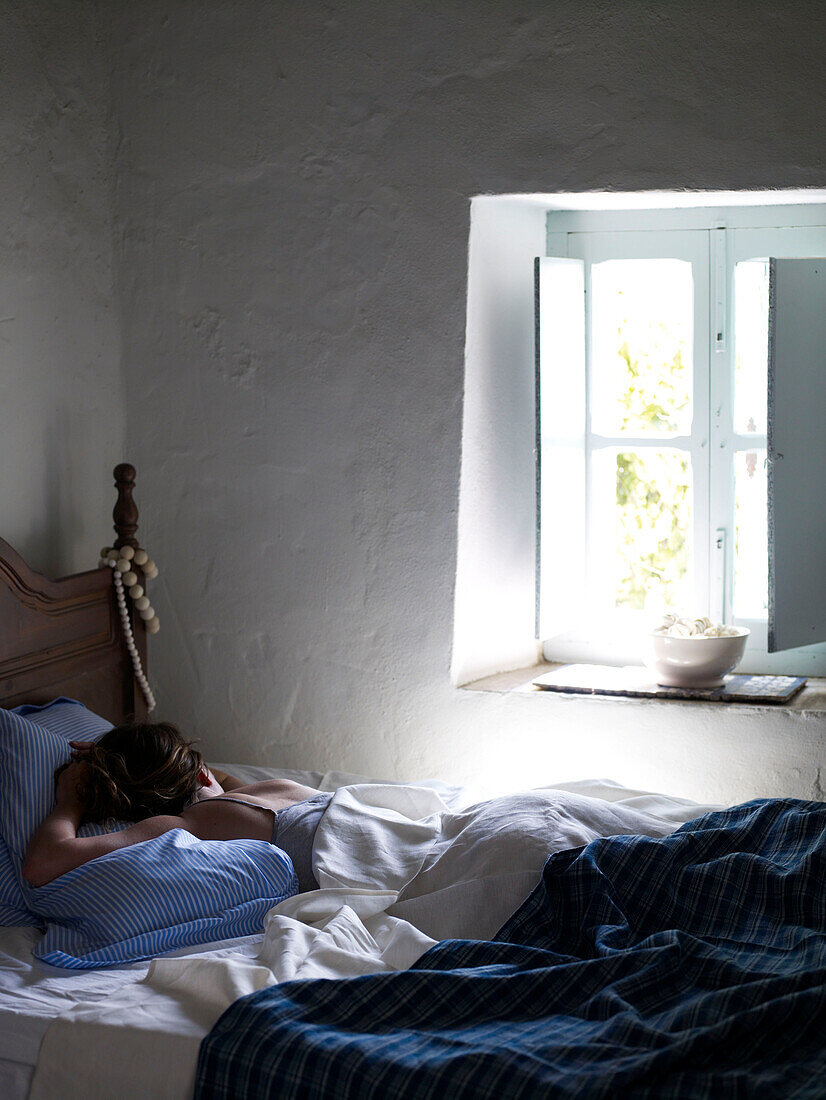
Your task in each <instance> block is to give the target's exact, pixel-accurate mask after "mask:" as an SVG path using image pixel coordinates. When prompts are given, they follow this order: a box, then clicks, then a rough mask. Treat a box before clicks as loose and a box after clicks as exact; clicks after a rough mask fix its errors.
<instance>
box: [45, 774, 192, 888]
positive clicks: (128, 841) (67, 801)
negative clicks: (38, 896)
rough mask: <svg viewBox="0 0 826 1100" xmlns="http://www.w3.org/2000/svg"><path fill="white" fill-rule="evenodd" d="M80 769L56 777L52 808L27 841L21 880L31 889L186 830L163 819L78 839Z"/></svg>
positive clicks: (166, 817)
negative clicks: (112, 854) (134, 846)
mask: <svg viewBox="0 0 826 1100" xmlns="http://www.w3.org/2000/svg"><path fill="white" fill-rule="evenodd" d="M83 768H84V765H83V764H77V763H74V764H69V765H68V767H66V768H64V769H63V771H62V772H61V773H60V775H59V776H58V780H57V787H56V791H55V808H54V809H53V810H52V812H51V813H50V814H49V816H48V817H47V818H46V819H45V821H44V822H43V823H42V824H41V825H40V826H39V828H38V829H37V830H36V832H35V833H34V835H33V836H32V838H31V840H30V841H29V847H28V849H27V851H26V859H25V861H24V863H23V877H24V878H25V879H26V881H27V882H29V883H30V884H31V885H32V886H45V885H46V883H47V882H51V881H52V879H56V878H58V877H59V876H60V875H65V874H66V872H67V871H71V870H73V869H74V868H75V867H80V865H81V864H83V863H88V862H89V860H90V859H96V858H97V857H98V856H102V855H105V854H106V853H107V852H114V851H117V849H118V848H128V847H129V846H130V845H132V844H140V843H141V841H144V840H151V839H152V838H153V837H156V836H161V835H162V834H163V833H168V832H169V831H170V830H171V829H185V828H187V826H186V824H185V823H184V822H183V821H182V819H181V818H179V817H173V816H171V815H163V816H161V817H149V818H147V819H146V820H145V821H138V822H137V823H136V824H134V825H130V826H129V828H128V829H124V830H123V831H122V832H119V833H106V834H105V835H104V836H88V837H79V836H78V835H77V830H78V829H79V827H80V824H81V822H82V821H83V813H84V805H83V802H82V801H81V799H80V797H79V795H78V790H77V788H78V782H79V781H80V780H82V778H83ZM190 831H191V830H190Z"/></svg>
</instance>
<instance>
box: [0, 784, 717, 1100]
mask: <svg viewBox="0 0 826 1100" xmlns="http://www.w3.org/2000/svg"><path fill="white" fill-rule="evenodd" d="M226 770H228V771H230V772H231V773H232V774H235V775H237V776H238V777H239V778H241V779H244V780H247V781H253V780H255V779H258V778H270V777H273V776H283V777H285V778H291V779H296V780H297V781H299V782H304V783H307V784H308V785H311V786H315V787H318V788H319V789H326V790H335V789H337V788H338V787H339V786H341V785H342V784H348V785H349V784H352V783H353V781H354V780H362V779H363V777H361V776H352V775H347V774H343V773H325V774H321V773H307V772H284V771H275V770H273V769H265V768H256V767H242V766H239V765H234V766H233V765H227V766H226ZM382 786H383V787H384V789H385V796H384V798H383V801H384V804H385V808H384V809H382V808H381V806H380V805H379V806H378V808H377V807H376V806H370V805H369V803H371V801H375V800H374V799H372V795H371V796H370V797H368V798H367V802H368V808H367V810H366V811H365V812H363V813H362V818H361V823H360V824H359V825H358V826H356V827H355V832H354V833H353V834H352V835H350V836H348V835H347V828H348V827H349V824H350V823H352V821H353V812H354V809H355V811H356V813H357V814H358V812H359V804H360V800H363V798H364V795H363V793H362V795H361V796H359V795H358V794H357V795H356V797H355V802H353V800H352V799H351V800H350V803H348V802H347V795H346V794H344V793H343V794H342V796H341V797H340V798H339V799H337V800H334V803H333V804H331V811H335V807H336V806H338V814H336V812H333V813H332V814H331V826H332V827H331V828H329V829H328V830H327V831H326V832H325V830H324V829H323V828H322V827H320V828H319V838H320V843H319V845H318V851H317V853H316V858H315V860H314V862H315V863H316V871H317V876H318V877H319V882H320V883H321V885H322V887H324V889H322V890H320V891H317V892H314V893H313V894H311V895H301V896H300V897H298V898H293V899H290V900H289V901H288V902H286V903H283V904H282V906H279V907H277V909H276V910H275V911H273V913H272V914H271V916H270V919H269V921H268V928H267V936H266V938H265V940H264V944H263V947H262V946H261V939H262V938H261V937H247V939H246V940H245V941H243V942H240V943H238V942H236V943H235V944H233V945H229V944H224V945H215V947H212V946H210V949H209V950H206V951H205V950H204V949H203V948H201V949H190V950H189V951H187V952H179V953H177V955H179V956H180V955H186V956H188V957H189V958H188V961H187V963H186V964H182V963H176V962H175V959H174V957H170V956H165V957H164V958H163V959H162V960H159V961H158V962H157V963H156V964H154V965H153V967H152V970H151V973H150V968H149V966H148V965H147V964H145V963H143V964H135V965H133V966H128V967H118V968H116V969H112V970H104V971H93V972H83V973H81V972H74V971H73V972H61V971H58V970H56V969H55V968H52V967H49V966H46V965H45V964H42V963H39V962H37V961H36V960H34V959H33V958H32V956H31V948H32V946H33V943H34V942H35V940H36V938H37V933H35V932H33V931H32V930H27V929H4V930H0V1095H2V1096H4V1097H8V1100H25V1097H26V1096H27V1094H28V1092H29V1085H30V1082H31V1077H32V1068H31V1067H32V1065H33V1064H34V1062H35V1060H36V1058H37V1055H38V1050H39V1049H40V1047H41V1044H42V1042H43V1038H44V1035H46V1034H47V1033H48V1036H49V1038H50V1041H49V1042H47V1043H46V1044H43V1046H44V1051H45V1056H44V1058H42V1059H41V1064H40V1066H39V1067H38V1074H37V1077H36V1078H35V1080H34V1085H33V1088H32V1090H31V1096H32V1100H71V1097H72V1096H73V1095H77V1096H78V1097H81V1096H83V1097H89V1098H90V1100H93V1098H94V1097H95V1096H99V1097H101V1098H102V1100H106V1098H108V1096H110V1095H112V1093H111V1091H107V1090H111V1087H112V1080H113V1078H112V1077H111V1076H110V1077H109V1081H108V1084H107V1083H106V1081H105V1074H104V1079H101V1080H100V1082H99V1084H100V1090H98V1087H97V1085H96V1084H95V1076H96V1075H95V1073H87V1074H86V1078H85V1080H84V1079H83V1075H82V1073H81V1075H80V1077H78V1076H77V1073H78V1072H80V1071H81V1070H82V1069H83V1068H84V1065H85V1066H86V1068H87V1069H88V1066H89V1064H91V1063H93V1062H94V1061H100V1060H101V1058H102V1059H103V1060H104V1061H105V1062H106V1065H107V1067H108V1068H109V1069H110V1070H111V1071H112V1072H113V1073H115V1074H116V1075H119V1077H120V1080H121V1081H123V1080H124V1077H125V1076H126V1075H128V1077H129V1078H130V1079H131V1088H130V1091H129V1095H133V1096H136V1097H141V1096H148V1095H152V1096H153V1097H156V1098H157V1100H161V1098H162V1097H166V1096H168V1097H170V1100H172V1098H174V1100H181V1098H182V1097H184V1096H187V1095H188V1089H189V1087H190V1086H189V1085H186V1084H184V1082H189V1081H191V1079H192V1074H193V1072H194V1059H195V1058H196V1057H197V1049H198V1045H199V1043H200V1040H201V1038H202V1036H203V1035H205V1034H206V1032H207V1031H208V1030H209V1028H210V1027H211V1025H212V1023H213V1022H214V1021H215V1020H216V1019H217V1018H218V1016H219V1015H220V1014H221V1012H222V1011H223V1009H224V1008H225V1007H227V1006H228V1005H229V1004H230V1003H231V1002H232V1000H234V999H235V998H236V997H237V996H240V995H243V994H244V993H245V992H250V991H252V989H255V988H260V986H261V985H262V984H271V983H272V982H274V981H280V980H288V979H290V978H294V977H305V976H306V977H311V976H329V977H332V976H337V975H340V976H349V975H352V974H356V973H364V972H366V971H370V970H377V969H398V968H400V967H403V966H407V965H410V964H411V963H412V962H413V961H414V960H415V959H416V958H417V957H418V956H419V955H420V954H421V953H422V952H423V951H424V950H426V949H427V948H428V947H429V946H430V944H431V943H432V942H434V939H435V938H445V937H447V936H451V935H457V934H459V935H465V936H470V937H486V936H489V935H491V934H492V933H493V932H494V931H495V930H496V928H497V927H498V926H499V924H500V923H501V920H504V919H505V918H506V917H507V916H508V914H509V913H510V911H511V910H512V909H513V908H514V907H515V905H516V904H518V903H519V901H520V900H521V898H522V897H524V896H526V895H527V893H528V892H529V890H530V888H531V887H532V885H533V884H534V882H535V881H536V878H537V875H538V869H539V868H541V864H542V862H543V860H544V856H545V855H547V852H548V850H549V848H548V845H547V835H548V834H547V826H548V824H549V822H550V819H549V818H548V817H547V814H546V815H545V817H544V818H543V816H542V813H540V814H539V817H537V819H536V821H537V822H539V824H540V825H542V824H543V823H544V826H545V827H542V828H540V827H538V826H537V825H535V826H534V827H533V829H531V828H528V834H529V842H528V843H527V844H521V845H519V844H518V845H517V846H516V848H512V850H511V852H510V853H509V854H508V853H507V842H508V837H507V835H505V834H507V832H508V818H507V809H506V804H503V808H502V809H500V810H497V811H496V812H494V813H493V816H492V817H491V814H490V813H488V814H487V815H486V814H484V813H482V814H479V813H478V812H477V811H474V810H471V811H467V810H465V811H464V813H459V812H458V810H459V809H460V808H461V807H462V806H463V805H464V804H465V802H466V798H465V797H463V796H464V792H463V791H462V790H461V789H460V788H456V787H450V786H447V785H445V784H441V783H438V782H437V781H428V782H427V783H426V784H422V785H419V786H418V789H419V790H421V787H426V788H429V789H425V790H421V794H420V795H415V794H414V795H412V796H411V795H409V794H406V793H405V789H406V790H407V791H409V790H410V788H405V785H404V784H383V785H382ZM394 787H395V788H402V789H398V790H395V791H394V790H392V789H391V788H394ZM544 790H545V792H550V791H552V790H556V791H558V792H560V794H565V795H567V796H570V797H569V798H568V803H569V804H570V805H571V806H573V810H572V812H571V814H570V820H569V821H567V822H566V821H564V820H560V817H559V815H554V816H553V828H554V829H555V832H556V835H557V837H558V840H557V843H556V844H554V846H553V847H554V849H555V850H558V849H560V848H565V847H571V846H574V845H576V844H579V843H584V842H586V841H587V840H589V839H591V838H592V837H593V836H596V835H603V833H607V832H622V831H627V832H630V831H635V832H636V831H640V832H641V831H646V832H649V833H650V834H652V835H661V834H664V833H667V832H670V831H671V830H672V829H674V828H676V827H678V825H680V824H682V823H683V822H684V821H687V820H689V819H690V818H692V817H694V816H697V815H698V814H699V813H702V812H704V811H705V810H706V809H710V808H713V807H704V806H699V805H697V804H695V803H691V802H687V801H682V800H675V799H670V798H668V797H667V796H662V795H656V794H650V793H648V792H639V791H631V790H629V789H627V788H623V787H620V786H619V785H617V784H614V783H611V782H610V781H602V780H595V781H588V782H583V783H572V784H562V785H559V786H557V787H556V788H545V789H544ZM368 793H369V792H368ZM411 798H412V799H413V801H412V802H411V801H410V799H411ZM541 798H542V796H541V795H540V796H539V802H538V803H537V805H539V808H540V809H542V806H541ZM582 798H585V799H586V800H587V799H588V798H599V799H602V800H603V802H602V804H601V807H598V809H599V813H598V814H597V816H596V818H594V819H593V820H591V821H589V822H585V823H583V822H581V821H577V815H578V814H580V809H579V808H578V806H577V803H578V802H579V801H580V800H581V799H582ZM378 802H379V803H381V802H382V798H381V797H380V798H379V799H378ZM497 802H498V800H497ZM611 803H613V805H614V807H616V811H612V808H611V806H610V805H609V804H611ZM400 805H401V806H403V807H404V812H403V813H402V818H403V819H404V820H403V821H401V822H400V823H399V822H397V826H398V827H397V829H396V834H397V835H396V841H397V842H396V843H394V844H391V845H390V846H389V855H388V857H387V858H388V860H389V862H387V864H386V865H385V866H384V867H382V868H381V869H380V870H378V869H377V868H376V866H375V851H376V837H375V835H374V836H373V838H372V839H371V838H370V835H369V834H370V830H371V828H374V827H375V828H378V829H379V830H380V831H382V832H384V831H386V829H387V827H388V815H389V817H390V818H391V819H392V818H393V815H394V814H396V813H397V808H398V806H400ZM583 805H584V803H583ZM387 806H389V807H390V810H388V809H387ZM448 806H450V807H452V808H453V812H452V813H447V810H448ZM591 810H593V807H591ZM591 810H589V811H588V812H591ZM626 810H627V811H628V814H626ZM531 812H534V811H531ZM543 812H544V811H543ZM328 813H329V811H328ZM503 813H504V814H505V815H506V816H503ZM497 814H498V817H497ZM562 817H563V818H564V817H565V814H563V815H562ZM645 817H650V819H651V820H650V823H649V826H648V827H644V821H643V819H644V818H645ZM336 818H337V820H335V819H336ZM414 819H415V820H414ZM371 820H372V825H371ZM443 820H444V821H447V822H448V825H449V828H448V830H447V833H446V834H445V833H444V832H443V829H442V821H443ZM626 820H627V821H630V822H635V823H637V824H638V825H639V827H638V828H631V827H628V828H623V827H622V824H623V821H626ZM640 822H643V824H640ZM469 824H470V825H471V826H472V827H469ZM322 825H323V822H322ZM515 827H516V830H517V833H518V832H519V830H520V829H521V828H522V827H521V826H520V825H518V823H517V825H516V826H515ZM391 828H392V821H391ZM474 828H475V829H476V833H475V834H474ZM522 831H523V832H524V830H522ZM491 832H501V835H500V838H499V839H500V841H504V842H505V853H506V854H504V855H503V857H502V858H501V859H500V860H498V861H497V862H496V863H495V866H493V867H488V868H487V872H488V873H487V874H482V875H481V876H480V874H479V867H477V866H475V865H474V857H473V851H474V850H475V846H476V845H477V842H478V840H479V838H480V837H484V836H490V835H491ZM359 838H360V839H359ZM511 840H513V837H511ZM354 841H355V849H354ZM379 847H383V849H384V850H388V849H387V845H386V844H384V845H379ZM496 847H497V848H498V847H500V845H497V846H496ZM515 850H520V851H521V852H522V856H521V862H520V861H519V860H517V862H516V864H514V860H513V853H514V851H515ZM345 852H346V857H345V856H344V853H345ZM325 868H326V870H325ZM377 874H379V875H380V876H381V881H382V883H383V884H384V885H385V886H387V885H388V884H389V885H390V886H391V889H390V890H387V889H384V890H383V891H382V890H380V889H379V888H378V886H379V883H378V881H377V878H376V875H377ZM491 897H495V898H497V899H498V902H499V906H498V909H497V908H496V907H495V906H493V907H492V906H491V904H490V900H491ZM499 909H501V912H499ZM500 917H501V920H500ZM409 922H412V923H409ZM431 937H433V938H431ZM259 955H260V958H256V956H259ZM147 974H149V975H150V976H149V980H148V981H146V980H144V979H146V978H147ZM138 983H140V986H138ZM112 1027H114V1028H115V1031H114V1032H113V1031H111V1028H112ZM113 1035H115V1036H116V1040H115V1046H116V1047H117V1051H116V1052H115V1055H116V1056H114V1057H111V1055H112V1053H113V1044H112V1036H113ZM78 1039H79V1041H78ZM69 1045H71V1047H72V1048H73V1050H74V1060H75V1069H74V1071H73V1072H72V1073H70V1074H69V1073H67V1070H68V1069H69V1067H68V1066H66V1065H65V1064H64V1061H63V1052H64V1051H65V1050H66V1049H67V1046H69ZM84 1051H85V1053H84ZM153 1051H156V1052H157V1053H158V1054H160V1053H161V1052H163V1056H162V1057H161V1058H160V1059H158V1058H156V1057H153V1056H152V1052H153ZM92 1052H97V1053H96V1056H95V1057H92ZM172 1064H174V1066H175V1069H176V1072H175V1073H164V1072H160V1073H159V1072H158V1066H159V1065H166V1066H170V1065H172ZM69 1082H73V1083H72V1084H71V1085H70V1084H69ZM73 1089H76V1092H74V1091H73Z"/></svg>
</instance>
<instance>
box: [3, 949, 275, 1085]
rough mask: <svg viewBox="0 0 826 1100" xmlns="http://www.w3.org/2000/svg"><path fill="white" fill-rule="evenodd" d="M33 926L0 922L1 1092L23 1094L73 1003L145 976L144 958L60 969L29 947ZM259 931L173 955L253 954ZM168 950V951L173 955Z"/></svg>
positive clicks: (93, 998) (88, 1000)
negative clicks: (55, 1023)
mask: <svg viewBox="0 0 826 1100" xmlns="http://www.w3.org/2000/svg"><path fill="white" fill-rule="evenodd" d="M39 938H40V933H39V932H38V931H36V930H35V929H33V928H0V1096H2V1097H3V1098H4V1100H18V1098H20V1100H25V1097H26V1096H28V1093H29V1086H30V1083H31V1077H32V1074H33V1072H34V1067H35V1065H36V1063H37V1056H38V1053H39V1051H40V1044H41V1042H42V1041H43V1036H44V1035H45V1033H46V1030H47V1028H48V1027H49V1024H50V1023H51V1022H52V1020H54V1019H55V1018H56V1017H58V1016H60V1015H62V1013H64V1012H65V1011H66V1010H67V1009H68V1008H70V1007H71V1006H72V1005H74V1004H79V1003H81V1002H83V1003H94V1002H97V1001H102V1000H104V999H106V998H107V997H109V996H110V995H111V994H112V993H114V992H116V991H117V990H120V989H123V988H124V987H126V986H128V985H132V984H134V983H136V982H139V981H141V980H142V979H143V978H145V977H146V973H147V970H148V968H149V963H148V962H143V963H132V964H129V965H127V966H118V967H113V968H111V969H107V970H86V971H77V970H59V969H58V968H57V967H54V966H48V965H47V964H45V963H41V962H39V961H38V960H37V959H35V958H33V956H32V948H33V947H34V945H35V944H36V943H37V940H38V939H39ZM260 942H261V936H245V937H243V938H241V939H237V940H228V941H224V942H222V943H216V944H215V945H212V946H210V948H209V950H207V951H204V950H203V948H201V949H198V948H189V949H186V950H183V951H178V952H173V953H172V956H175V957H179V958H184V957H189V956H197V957H199V958H200V957H207V958H222V957H226V956H227V955H237V956H238V957H239V958H243V957H251V956H254V954H255V952H256V951H257V950H258V946H259V944H260ZM172 956H170V957H172Z"/></svg>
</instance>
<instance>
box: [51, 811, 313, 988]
mask: <svg viewBox="0 0 826 1100" xmlns="http://www.w3.org/2000/svg"><path fill="white" fill-rule="evenodd" d="M297 893H298V879H297V877H296V874H295V872H294V870H293V865H292V862H291V861H290V857H289V856H288V855H287V853H286V852H282V851H281V849H280V848H276V847H275V846H274V845H272V844H268V843H266V842H265V841H263V840H209V841H207V840H198V839H196V838H195V837H194V836H192V834H191V833H188V832H186V831H185V830H183V829H173V830H172V831H171V832H168V833H164V834H163V835H162V836H159V837H156V838H155V839H154V840H146V841H143V843H141V844H133V845H132V846H130V847H129V848H121V849H119V850H118V851H116V852H110V853H109V854H108V855H105V856H99V857H98V858H97V859H94V860H91V861H90V862H89V863H84V864H83V865H82V866H80V867H75V869H74V870H73V871H69V872H68V873H67V874H65V875H61V876H60V878H57V879H55V880H54V881H53V882H49V883H47V884H46V885H45V886H41V887H39V888H37V889H30V896H31V899H32V905H33V906H34V907H35V908H36V910H37V912H38V913H40V914H41V915H42V916H44V917H46V918H47V919H48V921H49V925H48V928H47V930H46V935H45V936H44V937H43V939H42V940H41V942H40V943H39V944H38V946H37V948H36V950H35V952H34V953H35V955H36V956H37V957H38V958H40V959H43V960H44V962H48V963H51V964H52V965H53V966H61V967H65V968H67V969H73V970H93V969H98V968H101V967H105V966H115V965H118V964H120V963H125V962H137V961H138V960H140V959H148V958H152V957H153V956H155V955H158V954H160V953H161V952H163V951H172V950H174V949H176V948H179V947H190V946H194V945H196V944H202V943H208V942H210V941H212V940H222V939H230V938H231V937H234V936H245V935H251V934H253V933H256V932H261V931H262V930H263V927H264V917H265V915H266V913H267V911H268V910H269V909H271V908H272V907H273V906H274V905H277V904H278V903H279V902H280V901H283V900H284V899H285V898H288V897H291V896H292V895H293V894H297Z"/></svg>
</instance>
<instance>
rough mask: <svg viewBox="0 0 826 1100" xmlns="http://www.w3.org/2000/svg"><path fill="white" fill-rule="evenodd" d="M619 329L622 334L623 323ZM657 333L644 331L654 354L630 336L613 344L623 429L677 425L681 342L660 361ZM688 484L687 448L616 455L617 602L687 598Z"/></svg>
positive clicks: (635, 605) (684, 391)
mask: <svg viewBox="0 0 826 1100" xmlns="http://www.w3.org/2000/svg"><path fill="white" fill-rule="evenodd" d="M657 327H659V326H657ZM652 328H654V326H652ZM618 335H620V337H622V335H623V333H622V329H620V332H619V334H618ZM662 335H663V334H662V333H656V334H655V333H649V340H647V341H645V344H647V346H648V348H649V349H651V351H652V352H654V354H653V355H649V354H646V352H645V351H643V352H642V353H641V354H638V355H637V356H634V355H633V354H632V352H631V350H630V348H629V344H628V341H627V340H622V342H621V344H620V346H619V348H618V358H619V359H620V360H621V362H622V363H623V366H624V374H625V379H626V382H627V385H626V386H625V388H624V389H622V390H621V391H620V394H619V404H620V407H621V409H622V414H621V427H622V430H623V431H629V430H630V431H633V432H635V433H639V434H647V433H648V432H651V433H660V432H667V431H674V430H677V429H678V422H679V416H678V414H679V413H680V412H681V411H682V410H683V409H685V408H686V406H688V404H689V402H690V395H689V393H688V387H687V372H686V368H685V363H684V362H683V350H682V347H681V346H678V347H677V349H676V351H674V350H673V343H672V348H671V349H670V350H671V351H672V355H671V357H670V359H669V360H668V361H663V359H662V358H660V357H659V356H657V355H656V352H657V350H660V351H661V350H662V345H663V343H666V344H667V343H668V341H667V340H662V341H661V340H660V339H658V338H657V337H658V336H662ZM651 337H653V339H651ZM690 483H691V470H690V459H689V457H688V456H687V455H686V454H685V452H684V451H678V450H669V449H666V448H663V449H657V450H654V449H648V448H646V449H644V450H638V451H624V452H622V453H620V454H618V455H617V472H616V501H617V511H616V534H617V543H616V545H617V553H618V557H619V561H618V563H617V564H618V570H617V576H618V583H617V591H616V606H617V607H621V608H627V609H629V610H640V611H641V610H645V609H648V610H649V611H650V610H652V609H657V610H659V609H660V608H663V607H679V606H681V605H682V604H683V603H684V601H685V598H686V596H685V593H684V588H685V582H686V580H687V576H688V568H689V537H688V533H689V530H690V524H691V493H690Z"/></svg>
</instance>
